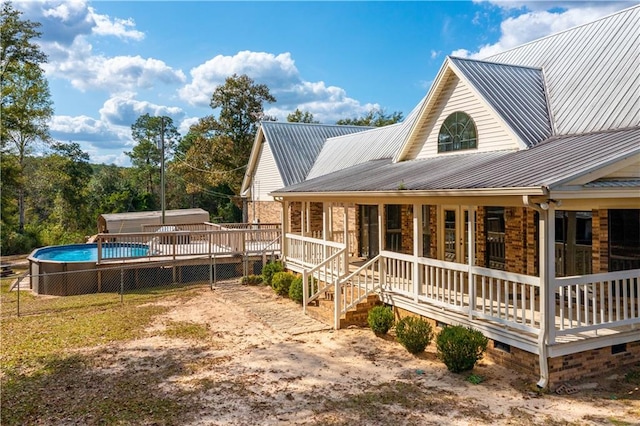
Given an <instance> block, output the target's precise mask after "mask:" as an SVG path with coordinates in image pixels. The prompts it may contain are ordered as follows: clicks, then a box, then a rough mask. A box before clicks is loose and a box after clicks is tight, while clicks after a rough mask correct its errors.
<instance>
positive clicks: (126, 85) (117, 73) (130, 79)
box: [43, 39, 186, 93]
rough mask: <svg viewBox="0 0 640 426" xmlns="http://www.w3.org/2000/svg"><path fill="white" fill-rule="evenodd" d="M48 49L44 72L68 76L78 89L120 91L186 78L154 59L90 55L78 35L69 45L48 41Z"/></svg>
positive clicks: (182, 81)
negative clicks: (47, 60) (67, 46)
mask: <svg viewBox="0 0 640 426" xmlns="http://www.w3.org/2000/svg"><path fill="white" fill-rule="evenodd" d="M48 53H49V58H50V60H49V62H48V63H47V64H45V65H44V66H43V68H44V69H45V71H46V72H47V74H48V75H50V76H52V77H59V78H63V79H66V80H69V81H70V82H71V85H72V86H73V87H75V88H76V89H78V90H81V91H87V90H104V91H106V92H108V93H120V92H122V91H130V90H137V89H148V88H151V87H155V86H157V85H158V83H162V84H166V85H171V84H182V83H184V82H185V81H186V77H185V75H184V73H183V72H182V71H181V70H175V69H173V68H171V67H170V66H168V65H167V64H165V63H164V62H163V61H160V60H158V59H152V58H146V59H145V58H142V57H141V56H114V57H111V58H109V57H105V56H102V55H94V54H93V53H92V47H91V45H90V44H88V43H87V42H86V41H84V40H82V39H78V40H76V41H75V42H74V43H73V45H72V46H71V48H65V47H64V46H61V45H59V44H51V45H50V46H49V52H48Z"/></svg>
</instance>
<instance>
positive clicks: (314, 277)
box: [282, 196, 640, 370]
mask: <svg viewBox="0 0 640 426" xmlns="http://www.w3.org/2000/svg"><path fill="white" fill-rule="evenodd" d="M357 201H358V203H357V204H356V207H355V208H354V209H342V210H341V212H342V214H344V215H345V217H344V218H343V222H344V223H349V218H348V217H346V216H347V215H348V214H349V212H354V211H355V212H356V215H358V217H357V218H356V220H355V221H352V222H355V224H356V229H343V230H342V241H340V242H338V241H332V240H331V239H330V238H326V239H324V238H317V236H318V234H320V235H327V236H331V235H333V234H334V233H333V231H332V229H331V223H332V222H331V220H329V219H328V218H329V217H332V216H333V212H332V208H333V206H334V205H336V201H327V202H325V203H323V208H322V224H323V226H322V232H320V233H318V232H316V234H315V236H310V235H309V234H310V232H308V231H309V229H308V227H307V225H308V224H309V223H310V219H309V217H310V216H311V215H312V213H311V210H310V209H309V207H308V206H309V205H310V203H308V202H304V201H303V202H301V206H302V209H301V210H302V213H301V223H300V227H299V228H298V230H299V232H291V229H292V227H291V224H290V223H288V222H287V220H284V221H283V230H284V231H283V234H284V241H283V246H282V250H283V259H284V261H285V264H286V267H287V268H288V269H291V270H294V271H297V272H299V273H301V274H303V276H304V277H303V280H304V281H303V282H311V283H313V284H314V285H309V286H308V287H307V288H306V290H308V291H307V292H305V295H304V296H305V303H304V306H305V307H306V306H307V305H308V304H309V303H310V302H312V301H314V300H315V299H318V298H323V297H325V295H326V293H327V292H328V291H329V292H330V293H331V294H332V295H333V306H334V311H333V325H334V327H335V328H339V327H340V321H341V318H343V317H344V316H345V315H346V313H347V312H348V311H349V310H350V309H353V307H354V306H356V305H357V304H358V303H360V302H362V301H363V300H365V299H366V298H367V296H368V295H370V294H377V295H378V296H379V298H380V299H381V300H382V301H383V302H384V303H387V304H389V305H392V306H394V307H396V308H400V309H403V310H405V311H408V312H411V313H413V314H419V315H422V316H425V317H428V318H430V319H432V320H434V321H436V322H437V323H442V324H461V325H466V326H471V327H473V328H476V329H479V330H481V331H482V332H483V333H484V334H485V335H486V336H487V337H489V338H490V339H492V340H494V341H495V342H498V344H499V345H507V346H509V347H511V346H513V347H516V348H519V349H521V350H523V351H526V352H529V353H532V354H536V355H539V356H540V359H541V360H542V359H545V360H546V359H547V358H554V357H561V356H564V355H568V354H572V353H577V352H582V351H587V350H591V349H596V348H602V347H608V346H616V345H624V344H626V343H628V342H637V341H638V340H639V339H638V330H637V328H638V324H640V269H637V266H636V265H635V263H634V261H633V259H626V266H627V267H634V266H635V267H636V268H635V269H629V268H628V269H626V270H619V271H609V266H610V265H618V264H620V262H621V259H620V257H621V256H620V251H615V250H614V251H611V250H609V248H608V247H607V246H606V245H607V244H609V243H610V241H609V239H610V236H611V235H610V234H611V232H610V230H609V229H608V226H607V224H609V223H610V222H611V221H610V220H608V219H606V217H605V216H606V215H607V214H606V212H607V211H608V209H607V207H612V205H600V206H598V207H599V208H598V210H589V211H593V218H591V219H590V221H591V223H590V224H589V227H588V228H589V230H590V232H591V234H592V237H591V240H590V241H589V245H588V246H587V245H586V244H582V243H583V241H581V239H580V238H579V237H578V238H576V236H575V233H576V229H577V228H576V222H577V221H576V217H579V216H580V215H579V214H577V213H576V212H580V211H587V210H586V206H585V205H584V204H582V203H578V202H571V201H569V202H567V203H566V204H565V205H564V206H562V207H563V210H559V206H558V203H557V202H553V201H552V200H548V198H543V197H534V196H524V197H522V196H520V197H502V198H496V197H492V198H491V199H480V198H475V199H471V198H469V199H464V200H458V201H459V202H458V204H453V203H452V201H453V200H452V198H451V197H448V198H447V200H446V201H447V204H442V200H441V199H433V198H431V199H422V200H415V202H412V203H411V204H407V201H408V200H404V199H403V200H401V201H400V200H389V204H371V203H370V202H371V200H357ZM412 201H413V200H412ZM496 201H498V202H496ZM367 202H369V204H366V203H367ZM400 202H401V203H402V204H397V203H400ZM392 203H393V204H392ZM427 203H428V204H427ZM496 204H497V205H498V206H500V207H493V206H495V205H496ZM389 205H393V206H401V207H399V209H398V208H397V207H393V208H389V207H388V206H389ZM357 206H375V209H374V208H370V207H367V208H362V207H357ZM284 207H285V211H287V209H288V208H289V207H290V206H289V202H288V201H284ZM618 207H620V206H618ZM623 207H624V206H623ZM367 210H368V211H369V212H371V211H375V212H377V215H376V216H375V218H372V217H370V216H371V215H368V216H366V215H364V214H363V211H367ZM394 210H400V212H401V214H400V215H399V217H396V218H394V217H389V216H390V215H393V214H394ZM497 212H498V213H499V212H502V213H500V214H497ZM470 213H471V214H470ZM285 216H287V215H285ZM305 218H306V219H305ZM564 218H569V220H565V219H564ZM367 221H368V222H367ZM374 221H375V223H374V224H373V226H372V222H374ZM501 221H502V222H504V223H499V222H501ZM569 222H570V223H571V226H566V224H567V223H569ZM605 222H606V223H605ZM394 224H399V226H397V228H392V229H389V226H390V225H391V226H394ZM582 225H584V224H582ZM582 225H577V227H578V228H580V226H582ZM556 226H558V227H560V226H561V227H563V228H562V229H556ZM363 228H367V230H368V231H369V232H363ZM376 228H377V229H376ZM371 230H373V231H374V232H371ZM376 231H377V232H376ZM583 231H584V230H583ZM371 235H374V236H375V237H376V238H377V241H376V242H375V244H372V243H371V241H370V240H368V241H363V239H367V238H368V237H371ZM353 236H357V237H359V241H358V243H357V245H358V252H357V254H358V256H357V257H353V256H350V254H349V250H347V249H346V247H347V244H346V243H345V242H344V241H346V242H347V243H348V242H349V239H350V238H353ZM559 240H560V241H559ZM408 242H410V243H408ZM609 245H611V244H609ZM371 248H373V250H372V249H371ZM605 252H606V255H605ZM602 258H606V259H602ZM569 260H570V261H569ZM605 264H606V265H605ZM568 271H571V275H568V274H567V273H566V272H568ZM578 271H580V272H582V273H580V274H577V273H576V272H578ZM336 289H339V291H336ZM541 362H542V361H541ZM544 369H545V367H544V366H541V370H544Z"/></svg>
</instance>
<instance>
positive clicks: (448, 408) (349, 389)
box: [82, 282, 640, 425]
mask: <svg viewBox="0 0 640 426" xmlns="http://www.w3.org/2000/svg"><path fill="white" fill-rule="evenodd" d="M185 322H187V323H194V324H200V325H204V326H205V327H206V330H208V331H209V334H210V335H209V336H208V337H206V338H205V339H202V338H201V337H200V338H198V339H195V340H194V339H189V338H185V337H184V336H182V337H179V338H174V337H170V335H169V334H167V333H166V332H165V331H166V328H167V327H168V326H170V325H171V324H177V323H182V324H184V323H185ZM147 332H148V333H147V337H145V338H142V339H138V340H134V341H129V342H127V343H117V344H112V345H107V346H106V347H102V348H100V349H99V350H94V349H91V350H83V351H82V352H83V353H84V354H87V351H89V352H91V355H92V357H93V358H94V360H95V363H94V365H95V366H96V368H98V369H99V370H100V376H101V377H108V376H109V375H118V374H121V373H123V372H124V371H136V372H138V373H140V372H145V375H143V376H140V377H154V374H155V373H157V374H158V375H159V377H162V378H163V379H162V381H161V383H159V387H160V389H161V391H162V392H166V393H173V394H177V395H184V397H183V398H188V399H189V400H190V402H189V406H190V410H189V412H188V413H187V414H185V416H184V418H182V420H181V421H180V424H188V425H284V424H305V425H306V424H314V425H325V424H329V425H341V424H344V425H347V424H348V425H356V424H357V425H365V424H366V425H443V424H444V425H483V424H487V425H489V424H490V425H523V424H526V425H585V424H594V425H600V424H615V425H625V424H640V401H639V396H640V392H639V391H638V388H637V384H636V385H635V387H634V386H633V385H632V386H629V385H628V384H626V385H625V381H624V372H621V373H620V374H618V375H613V376H608V377H603V378H600V379H594V380H591V381H587V382H584V383H572V384H571V385H572V386H574V387H575V388H576V390H577V392H576V393H573V394H571V395H568V394H566V393H565V394H561V395H559V394H556V393H555V392H549V393H539V392H536V391H535V385H534V384H533V382H535V379H536V378H532V377H522V376H519V375H517V374H513V373H511V372H509V371H507V370H505V369H504V368H501V367H499V366H496V365H493V364H491V363H488V362H486V361H482V362H481V364H480V365H479V366H478V367H477V368H476V369H475V370H474V371H473V373H474V374H476V375H478V376H481V377H482V378H483V381H482V382H481V383H479V384H473V383H471V382H470V381H468V380H467V377H468V376H469V374H466V375H456V374H451V373H449V372H448V371H447V369H446V367H445V366H444V364H442V363H441V362H439V361H438V360H437V359H436V356H435V349H434V345H433V344H432V345H431V346H430V347H429V348H428V349H427V351H426V352H425V353H424V354H421V355H420V356H413V355H411V354H409V353H408V352H407V351H406V350H405V349H404V348H403V347H402V346H401V345H400V344H398V343H397V342H396V341H395V340H394V339H393V336H389V337H386V338H379V337H376V336H375V335H374V334H373V333H372V332H371V331H370V330H368V329H347V330H340V331H331V330H329V329H328V328H327V327H326V326H323V325H321V324H319V323H317V322H315V321H313V320H310V319H309V318H307V317H305V316H303V315H302V314H301V309H300V308H299V307H298V306H297V305H296V304H295V303H294V302H291V301H289V300H286V299H282V298H278V297H276V296H275V295H274V294H273V292H272V291H271V290H270V289H269V288H266V287H246V286H240V285H239V284H238V283H237V282H226V283H220V284H218V286H217V287H216V288H215V290H214V291H210V290H208V289H203V291H202V293H201V294H199V295H198V297H195V298H192V299H190V300H189V301H187V302H184V303H179V304H176V305H175V306H172V307H171V310H170V311H169V313H168V314H166V315H163V317H162V318H160V319H159V320H158V321H156V322H155V325H154V327H153V328H151V329H148V330H147ZM161 370H162V371H161ZM103 382H104V383H108V380H103ZM94 386H100V384H99V383H95V384H94ZM625 386H626V387H625Z"/></svg>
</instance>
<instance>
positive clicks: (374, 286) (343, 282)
mask: <svg viewBox="0 0 640 426" xmlns="http://www.w3.org/2000/svg"><path fill="white" fill-rule="evenodd" d="M382 260H383V257H382V255H381V254H378V255H377V256H375V257H374V258H372V259H370V260H368V261H367V262H366V263H365V264H364V265H362V266H360V267H359V268H358V269H356V270H355V271H353V272H351V273H350V274H348V275H345V276H344V277H342V278H340V279H339V280H338V282H337V283H336V288H337V289H338V288H339V289H340V291H339V292H338V291H336V297H335V300H336V312H337V314H336V317H337V318H338V319H339V318H340V317H341V316H342V315H345V314H346V313H347V311H348V310H349V309H351V308H353V307H354V306H356V305H357V304H358V303H360V302H362V301H363V300H365V299H366V298H367V297H369V295H371V294H374V293H377V292H378V291H379V290H380V289H381V288H382V282H383V277H382V275H383V274H384V271H383V270H382V269H383V268H381V266H384V264H383V263H382ZM376 263H377V264H378V275H379V276H378V279H377V283H376V279H375V277H373V276H372V277H371V281H369V280H366V279H365V282H364V293H363V294H359V295H358V297H356V298H354V297H352V298H351V301H350V302H349V303H346V297H340V296H343V293H344V295H346V293H347V283H349V282H350V281H352V280H353V279H354V278H355V277H360V276H361V275H362V272H363V271H366V270H367V269H369V268H370V267H371V266H372V265H374V264H376ZM372 272H375V270H373V271H372ZM366 277H368V275H365V278H366ZM369 284H371V285H369ZM357 286H358V289H359V290H361V289H362V287H361V284H360V283H358V285H357ZM351 287H352V289H351V290H352V296H353V284H351ZM338 293H340V296H339V295H338ZM340 299H343V300H344V302H342V301H341V300H340ZM340 302H342V303H340ZM340 305H342V306H340ZM336 328H337V327H336Z"/></svg>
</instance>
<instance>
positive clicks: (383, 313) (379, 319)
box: [367, 306, 395, 335]
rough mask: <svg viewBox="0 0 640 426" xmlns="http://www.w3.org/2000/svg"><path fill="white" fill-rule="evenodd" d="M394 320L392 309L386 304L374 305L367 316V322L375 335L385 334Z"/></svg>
mask: <svg viewBox="0 0 640 426" xmlns="http://www.w3.org/2000/svg"><path fill="white" fill-rule="evenodd" d="M394 321H395V318H394V317H393V311H392V310H391V308H389V307H386V306H375V307H374V308H373V309H371V310H370V311H369V315H368V316H367V324H369V327H371V330H373V332H374V333H375V334H376V335H383V334H387V331H389V329H390V328H391V327H393V323H394Z"/></svg>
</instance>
